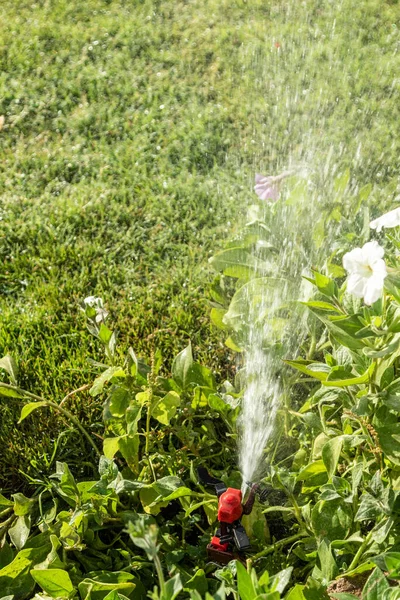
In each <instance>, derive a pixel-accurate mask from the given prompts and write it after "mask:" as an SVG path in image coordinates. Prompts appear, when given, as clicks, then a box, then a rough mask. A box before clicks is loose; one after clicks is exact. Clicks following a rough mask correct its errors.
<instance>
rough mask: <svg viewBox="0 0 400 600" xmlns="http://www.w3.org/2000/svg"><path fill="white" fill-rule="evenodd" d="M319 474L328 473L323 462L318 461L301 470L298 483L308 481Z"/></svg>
mask: <svg viewBox="0 0 400 600" xmlns="http://www.w3.org/2000/svg"><path fill="white" fill-rule="evenodd" d="M319 473H326V466H325V464H324V462H323V461H322V460H316V461H314V462H312V463H311V464H309V465H307V466H305V467H304V468H303V469H301V471H300V472H299V474H298V475H297V481H307V480H308V479H310V478H311V477H313V476H314V475H317V474H319Z"/></svg>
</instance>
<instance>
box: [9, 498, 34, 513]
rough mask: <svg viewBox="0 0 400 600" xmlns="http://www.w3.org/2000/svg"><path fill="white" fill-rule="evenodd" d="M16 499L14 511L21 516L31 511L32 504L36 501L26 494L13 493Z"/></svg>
mask: <svg viewBox="0 0 400 600" xmlns="http://www.w3.org/2000/svg"><path fill="white" fill-rule="evenodd" d="M13 500H14V513H15V514H16V515H17V516H18V517H20V516H22V515H27V514H29V513H30V512H31V510H32V506H33V505H34V501H33V500H31V499H30V498H27V497H26V496H24V494H21V493H19V492H18V493H17V494H13Z"/></svg>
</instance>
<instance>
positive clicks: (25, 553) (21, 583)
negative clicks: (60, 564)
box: [0, 544, 50, 599]
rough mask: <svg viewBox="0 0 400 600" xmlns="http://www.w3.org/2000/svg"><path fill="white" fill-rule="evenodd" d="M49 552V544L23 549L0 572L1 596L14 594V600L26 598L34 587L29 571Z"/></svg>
mask: <svg viewBox="0 0 400 600" xmlns="http://www.w3.org/2000/svg"><path fill="white" fill-rule="evenodd" d="M49 551H50V544H45V545H42V546H38V547H35V548H24V550H21V551H20V552H18V554H17V556H16V557H15V558H14V560H13V561H12V562H10V563H9V564H8V565H7V566H5V567H3V568H2V569H1V570H0V582H1V586H2V587H1V592H2V594H4V595H6V596H7V595H8V594H11V595H12V594H15V598H16V599H19V598H21V599H22V598H28V597H29V594H31V593H32V592H33V589H34V587H35V582H34V580H33V579H32V577H31V576H30V574H29V571H30V570H31V569H32V568H33V567H34V565H36V564H38V563H40V562H42V561H43V560H44V559H45V558H46V556H47V554H48V552H49Z"/></svg>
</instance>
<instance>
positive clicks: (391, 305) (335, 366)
mask: <svg viewBox="0 0 400 600" xmlns="http://www.w3.org/2000/svg"><path fill="white" fill-rule="evenodd" d="M292 183H293V184H294V187H293V190H294V191H295V190H296V189H297V188H298V185H299V182H298V181H294V182H293V180H292ZM287 185H288V186H290V180H288V183H287ZM293 190H291V191H290V192H289V194H288V195H286V196H285V194H284V193H282V196H281V198H280V199H279V200H278V202H277V203H276V204H271V205H269V206H267V208H266V209H265V210H264V213H263V214H264V218H265V221H264V225H265V227H267V224H266V223H267V222H268V219H269V218H271V219H272V220H273V218H274V216H275V215H276V214H278V213H279V203H280V204H282V205H283V204H286V207H289V210H293V211H296V210H297V207H296V204H295V203H293V194H294V191H293ZM353 200H354V201H355V202H356V203H357V202H358V196H356V197H354V198H353ZM351 204H352V203H351V202H349V205H351ZM368 204H369V202H368V199H367V198H365V207H366V208H367V209H368ZM261 206H262V205H261ZM345 206H346V204H345V203H343V202H342V207H345ZM333 210H334V208H333ZM251 212H254V211H253V209H251ZM399 220H400V217H399V209H395V210H393V211H391V212H389V213H388V214H387V215H384V216H382V217H378V219H375V220H372V221H371V223H369V225H371V227H373V228H375V229H376V230H377V232H378V233H377V234H373V233H372V235H373V236H374V235H377V236H378V238H379V242H378V241H377V239H373V240H371V241H368V242H365V243H363V245H362V247H356V248H354V243H355V240H357V239H358V240H361V241H362V240H363V238H364V237H365V236H366V231H365V230H364V229H363V228H361V230H360V233H359V234H355V235H351V236H348V235H346V231H344V232H343V236H342V238H341V239H342V243H341V244H338V245H337V247H336V249H335V252H334V253H333V254H331V256H330V259H329V262H328V263H326V264H325V266H324V268H323V270H324V271H325V273H323V272H322V271H318V270H316V269H314V271H313V274H312V276H311V277H308V279H309V280H311V281H310V282H311V283H312V285H313V286H314V287H315V293H314V294H313V296H312V297H311V298H310V299H309V300H308V301H307V302H302V303H301V306H299V307H296V306H293V309H292V310H294V311H296V309H297V308H299V309H301V310H307V311H308V312H310V317H311V318H310V320H309V321H307V326H308V327H309V335H307V336H306V337H305V338H304V341H303V342H302V347H301V348H300V355H299V356H297V357H293V358H290V357H289V358H286V359H285V360H283V361H282V371H281V374H280V376H281V378H282V379H283V380H284V386H283V390H284V395H285V398H284V399H283V403H282V409H281V411H280V415H279V418H278V419H277V424H276V428H275V436H274V437H273V438H272V439H271V440H270V446H271V447H270V448H266V453H265V469H264V470H265V477H264V478H263V486H264V488H265V491H266V497H267V506H265V504H258V505H257V506H256V509H255V511H253V513H252V514H251V515H250V517H249V518H248V519H247V521H246V522H245V525H246V527H247V530H248V532H249V535H250V536H251V538H252V542H253V549H252V553H251V554H250V555H249V557H248V561H247V565H246V567H245V566H243V564H241V563H240V562H237V561H236V562H235V561H233V562H232V563H230V564H229V565H228V566H227V567H220V568H218V567H217V566H216V565H215V564H213V563H212V562H211V563H210V562H208V561H207V558H206V551H205V546H206V545H207V543H208V541H209V537H210V535H211V534H212V530H213V526H214V524H215V519H216V510H217V500H216V497H215V496H214V495H213V494H210V493H209V492H208V491H207V490H206V489H204V488H203V487H202V485H201V482H199V480H198V478H197V476H196V467H198V466H202V465H204V464H207V465H211V468H212V471H213V472H214V473H216V474H218V476H220V477H222V478H223V479H224V480H225V481H226V483H227V484H228V485H229V484H230V485H232V486H235V485H236V486H238V485H240V474H239V473H238V472H237V467H236V458H235V449H236V437H237V435H238V433H239V430H238V428H237V426H238V415H239V413H240V399H241V396H242V392H243V384H244V383H245V380H244V379H243V378H242V377H239V378H236V380H235V381H232V382H229V381H226V382H225V383H224V384H223V385H217V383H216V380H215V377H214V376H213V373H212V371H211V370H210V369H208V368H207V367H205V366H202V365H200V364H199V363H198V362H196V361H195V360H194V359H193V353H192V348H191V345H189V346H187V347H186V348H185V349H184V350H182V351H181V352H180V353H179V354H178V355H177V356H176V357H175V359H174V361H173V364H172V367H171V376H170V377H168V376H164V375H163V374H162V371H161V366H162V355H161V353H160V351H159V350H157V348H156V343H155V342H154V344H155V345H154V350H153V352H152V354H151V358H150V361H149V364H146V363H145V362H143V361H142V360H140V359H138V358H137V356H136V354H135V352H134V351H133V349H132V348H129V349H128V351H127V353H126V355H125V356H124V355H123V354H122V353H121V350H120V347H119V345H118V342H117V335H116V332H115V331H114V330H113V329H112V326H111V323H110V315H109V313H108V310H107V307H106V306H105V305H104V303H103V301H102V299H101V298H98V297H93V296H91V297H87V298H86V299H85V300H84V301H83V302H82V305H81V309H82V312H83V313H84V315H85V317H86V320H87V326H88V330H89V332H90V333H91V334H92V335H93V336H94V337H95V338H96V340H97V343H98V344H99V345H100V348H102V354H103V356H102V357H101V356H100V357H99V358H98V359H97V360H96V363H95V364H96V367H97V368H98V370H99V371H100V373H99V375H98V377H97V378H96V379H95V380H94V381H93V382H92V383H91V384H90V390H89V393H90V394H91V396H92V397H94V398H96V397H98V396H101V395H104V396H105V401H104V404H103V423H104V428H103V430H102V431H101V432H99V433H98V435H97V436H96V437H91V436H90V434H89V432H88V431H87V430H86V429H85V428H84V427H83V426H82V424H81V423H80V422H79V421H77V420H76V417H74V416H73V415H71V413H70V412H69V410H68V407H67V405H66V403H67V401H68V397H66V398H65V399H64V400H63V402H61V403H60V404H57V403H54V402H53V401H51V400H48V399H46V398H44V397H41V396H38V395H35V394H32V393H30V392H29V391H24V390H23V389H22V388H21V387H20V386H19V385H18V368H17V365H16V363H15V361H14V360H13V359H12V358H11V357H10V356H6V357H4V358H3V359H2V361H1V366H2V368H3V370H5V371H6V372H7V373H8V382H6V381H3V382H2V383H1V384H0V390H1V393H2V394H3V395H4V396H5V397H7V399H8V401H9V402H11V401H14V402H15V401H17V402H19V401H23V403H24V405H23V408H22V411H21V416H20V421H24V420H25V419H28V418H31V415H32V414H33V413H35V412H38V411H43V410H45V411H47V410H54V411H57V412H60V413H61V414H62V415H63V416H64V417H66V418H67V419H70V420H72V423H73V426H74V428H75V435H76V434H79V436H81V437H82V439H83V440H88V439H89V443H90V444H91V446H92V447H93V450H94V455H97V458H96V460H93V461H92V464H91V469H92V473H93V474H92V476H91V477H90V478H86V479H85V480H82V481H77V480H76V479H75V478H74V476H73V474H72V473H71V470H70V469H69V467H68V464H67V463H65V462H57V463H56V465H55V473H53V474H52V475H51V476H50V477H43V478H42V480H39V479H36V481H35V482H34V484H35V488H36V490H35V493H34V495H33V496H32V497H30V498H29V497H27V496H25V495H23V494H21V493H16V494H14V495H13V496H12V498H11V499H8V498H6V497H5V496H4V495H3V496H1V497H0V499H1V503H2V512H1V516H2V518H3V522H2V529H1V531H2V549H1V554H0V556H1V560H2V563H1V564H2V565H3V567H2V569H1V570H0V581H1V582H2V585H3V589H4V593H5V594H6V595H5V597H11V598H13V599H15V600H18V599H19V598H21V599H23V598H30V597H33V596H32V594H34V593H35V591H36V592H37V594H36V596H35V598H37V599H38V600H39V599H40V598H71V599H72V598H78V597H80V598H81V599H82V598H84V599H86V600H91V599H92V598H106V597H108V595H109V600H111V599H112V598H118V597H119V598H124V597H127V598H144V597H146V594H150V595H151V597H153V598H163V599H169V598H171V599H172V598H177V597H181V598H185V597H186V598H195V599H198V598H202V597H214V598H224V597H228V598H229V597H233V598H242V599H243V598H244V599H245V600H246V599H248V600H253V599H256V598H270V599H273V600H275V599H276V600H279V598H281V597H282V598H283V597H284V598H286V599H288V600H313V599H314V598H326V599H328V598H338V599H339V600H340V599H342V600H350V598H356V597H360V593H361V594H362V598H364V599H365V600H371V599H372V598H376V597H379V598H385V599H394V598H398V597H399V586H397V583H396V582H397V579H398V578H399V577H400V575H399V562H400V552H399V548H398V527H399V517H400V509H399V503H398V493H399V491H398V484H397V481H398V465H399V464H400V462H399V461H400V442H399V438H400V433H399V427H400V424H399V422H398V415H399V410H398V397H397V390H398V385H399V374H398V355H399V352H400V344H399V341H400V338H399V329H400V325H399V313H400V291H399V290H400V275H399V271H398V261H397V251H398V249H399V246H400V237H399V235H400V233H399V231H398V228H399V225H398V223H399ZM252 225H254V221H253V222H252ZM258 225H259V230H260V231H261V232H262V234H263V235H264V233H265V227H261V225H262V221H261V220H259V222H258ZM343 226H344V227H345V228H348V227H349V224H348V219H347V218H344V219H343ZM350 228H351V227H350ZM386 228H391V229H392V231H390V232H389V233H386ZM368 235H369V233H368ZM243 239H244V240H245V241H246V242H248V240H249V236H248V231H247V229H245V230H244V233H243ZM251 239H252V242H251V243H252V244H253V245H255V246H257V245H258V242H259V239H256V238H255V237H254V235H253V236H252V238H251ZM316 239H317V238H316ZM271 241H273V238H272V237H271ZM343 244H344V246H343ZM352 246H353V247H352ZM271 247H272V244H271ZM236 249H238V246H236ZM269 250H271V248H269ZM346 250H347V252H346ZM248 252H249V245H247V244H246V245H245V246H244V247H242V255H241V258H240V260H238V261H237V264H236V267H235V266H234V265H233V263H232V261H230V262H229V265H228V266H226V265H225V266H224V265H223V264H222V258H225V259H226V258H227V253H231V248H228V249H227V250H226V251H222V252H220V253H218V254H217V255H216V258H214V259H213V260H212V263H214V265H215V266H217V267H218V269H219V270H222V273H223V274H222V278H221V277H220V279H219V288H220V289H222V290H223V289H224V286H223V285H222V284H223V281H224V278H229V279H232V278H233V280H234V281H236V288H237V291H236V292H234V288H232V286H231V294H233V295H232V299H231V301H230V307H229V308H228V311H227V312H226V315H228V318H227V319H225V322H224V317H222V318H221V321H220V324H221V323H222V326H223V327H227V328H228V329H232V330H233V331H235V330H236V333H237V327H236V328H235V322H232V319H231V318H230V317H229V311H231V312H232V305H233V306H235V307H236V309H235V310H237V305H238V301H237V295H238V294H240V290H241V289H242V288H243V287H247V286H248V285H249V283H250V282H251V281H260V277H259V275H260V273H259V271H258V269H260V263H258V265H257V269H255V268H253V267H251V266H250V264H249V261H248V260H247V261H246V257H247V255H248ZM236 254H237V256H239V254H238V253H236ZM230 256H231V254H230ZM383 256H384V257H385V258H384V259H383ZM341 262H342V264H343V267H342V266H341V264H340V263H341ZM243 265H246V269H244V268H243ZM262 265H263V263H261V267H262ZM271 269H272V267H271ZM227 270H228V273H229V274H227ZM332 270H334V271H335V272H336V275H337V276H336V277H335V278H332V277H330V276H328V275H327V274H326V273H327V272H330V271H332ZM224 272H225V273H224ZM283 275H284V274H281V276H283ZM346 275H347V277H346ZM252 278H253V279H252ZM262 278H265V279H269V276H268V274H266V273H264V274H263V276H262ZM262 278H261V279H262ZM216 289H217V288H216V284H215V283H214V284H213V287H212V290H213V293H214V296H215V295H216ZM220 297H221V294H220ZM248 301H249V298H247V302H248ZM250 301H251V297H250ZM297 304H298V303H297ZM279 311H281V308H279ZM239 312H240V313H241V321H240V322H241V323H246V314H245V312H246V306H244V307H242V308H241V309H240V311H239ZM267 318H270V317H269V316H268V317H267ZM273 318H279V319H281V320H282V319H285V318H286V319H288V320H290V319H291V315H290V312H288V311H287V307H286V310H285V314H280V315H274V316H273ZM296 318H297V317H296ZM297 320H298V319H297ZM318 323H319V325H318ZM281 330H282V331H284V327H282V326H281ZM243 343H244V344H245V343H246V341H244V342H243ZM274 344H277V347H278V351H279V346H280V344H281V340H279V342H278V343H277V340H276V339H275V340H273V341H272V342H271V340H269V350H268V351H271V348H272V346H273V345H274ZM238 349H239V348H238ZM285 365H286V366H285ZM293 369H295V370H296V371H298V373H299V374H298V376H297V375H296V376H295V377H294V376H293ZM76 392H77V393H78V392H79V390H77V391H76ZM96 438H97V439H96ZM100 441H101V444H100ZM277 449H278V450H277ZM89 463H90V461H89ZM39 590H41V591H39ZM150 590H153V591H152V592H150ZM353 592H354V593H353ZM207 594H208V596H207ZM210 595H211V596H210Z"/></svg>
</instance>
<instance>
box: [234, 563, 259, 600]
mask: <svg viewBox="0 0 400 600" xmlns="http://www.w3.org/2000/svg"><path fill="white" fill-rule="evenodd" d="M236 572H237V586H238V591H239V595H240V598H241V600H254V599H255V598H256V596H257V592H256V590H255V589H254V585H253V580H252V578H251V576H250V574H249V573H248V572H247V571H246V569H245V567H244V566H243V565H242V563H241V562H240V561H238V560H237V561H236Z"/></svg>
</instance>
